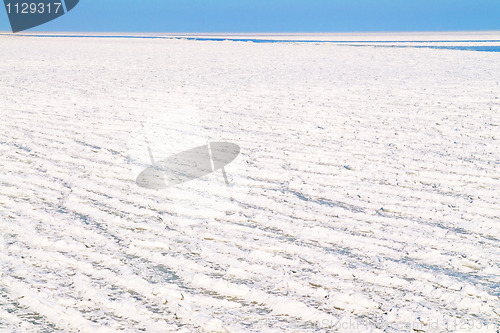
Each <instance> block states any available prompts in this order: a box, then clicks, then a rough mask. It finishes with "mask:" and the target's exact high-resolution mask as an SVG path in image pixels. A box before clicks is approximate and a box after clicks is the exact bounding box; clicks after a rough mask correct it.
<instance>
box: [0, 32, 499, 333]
mask: <svg viewBox="0 0 500 333" xmlns="http://www.w3.org/2000/svg"><path fill="white" fill-rule="evenodd" d="M419 37H420V36H419ZM424 37H425V36H424ZM455 37H456V36H455ZM476 37H477V36H476ZM476 37H474V38H476ZM308 38H312V37H310V36H308ZM371 38H374V37H373V36H371ZM398 38H401V36H399V37H398ZM477 38H478V39H480V40H500V34H499V33H490V34H488V35H487V36H486V37H484V38H481V37H477ZM360 39H361V40H362V39H363V38H361V37H360ZM429 39H436V37H435V36H430V37H429ZM468 39H470V37H469V36H466V37H465V39H462V40H468ZM375 40H395V39H391V38H388V37H387V36H384V37H381V38H375ZM398 40H399V39H398ZM438 40H439V38H438ZM485 44H488V42H483V43H482V45H485ZM496 45H498V43H497V44H496ZM0 50H1V52H0V119H1V120H0V331H2V332H3V331H5V332H53V331H67V332H112V331H124V332H140V331H146V332H167V331H179V332H196V331H207V332H226V331H227V332H283V331H289V332H303V331H310V332H312V331H319V332H326V331H331V332H333V331H335V332H336V331H340V332H459V331H463V332H472V331H477V332H498V330H499V329H500V144H499V140H500V53H495V52H474V51H458V50H437V49H425V48H386V47H373V46H363V47H354V46H346V45H336V44H331V43H330V44H322V43H276V44H272V43H269V44H259V43H251V42H231V41H224V42H211V41H188V40H164V39H158V40H156V39H114V38H32V37H19V36H1V37H0ZM208 140H210V141H228V142H233V143H235V144H238V145H239V146H240V147H241V154H240V156H238V158H237V159H236V160H235V161H234V162H233V163H231V164H229V165H228V166H227V167H226V171H227V173H228V177H229V182H230V185H229V186H226V184H225V182H224V178H223V177H222V174H221V173H220V172H214V173H212V174H209V175H208V176H206V177H203V178H201V179H198V180H193V181H191V182H188V183H185V184H182V185H179V186H177V187H174V188H169V189H166V190H148V189H145V188H141V187H139V186H138V185H137V184H136V182H135V180H136V177H137V174H138V172H140V171H141V168H144V167H147V165H148V163H150V162H149V160H148V147H149V148H151V150H152V151H153V153H154V154H156V156H158V157H160V156H161V155H162V154H163V156H168V154H171V153H173V152H175V151H181V150H184V149H189V148H192V147H196V146H199V145H200V144H199V143H201V144H204V143H206V141H208Z"/></svg>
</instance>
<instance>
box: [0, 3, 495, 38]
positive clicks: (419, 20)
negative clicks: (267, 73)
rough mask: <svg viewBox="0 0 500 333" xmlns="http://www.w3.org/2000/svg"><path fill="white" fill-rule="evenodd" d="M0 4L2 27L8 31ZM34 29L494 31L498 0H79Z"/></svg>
mask: <svg viewBox="0 0 500 333" xmlns="http://www.w3.org/2000/svg"><path fill="white" fill-rule="evenodd" d="M9 29H10V25H9V23H8V19H7V15H6V11H5V10H3V9H0V30H4V31H6V30H9ZM32 30H38V31H81V32H98V31H102V32H349V31H453V30H500V0H177V1H171V0H80V3H79V5H78V6H77V7H75V9H73V10H72V11H71V12H69V13H68V14H67V15H64V16H62V17H60V18H59V19H56V20H54V21H52V22H49V23H46V24H44V25H42V26H39V27H37V28H34V29H32Z"/></svg>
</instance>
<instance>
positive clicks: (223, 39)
mask: <svg viewBox="0 0 500 333" xmlns="http://www.w3.org/2000/svg"><path fill="white" fill-rule="evenodd" d="M0 36H11V37H12V36H18V37H38V38H122V39H177V40H190V41H208V42H225V41H228V42H253V43H335V44H347V43H349V44H350V43H363V44H369V43H500V39H490V40H484V39H483V40H417V41H416V40H376V41H369V40H303V39H259V38H226V37H184V36H137V35H48V34H30V35H27V34H21V35H15V34H5V33H3V34H0Z"/></svg>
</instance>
